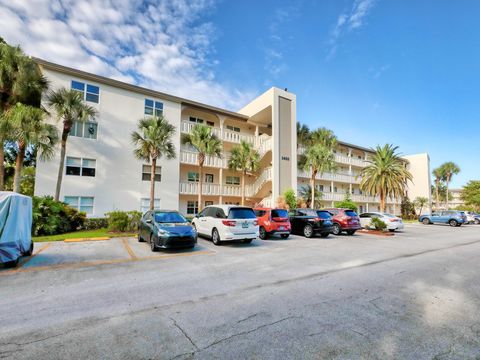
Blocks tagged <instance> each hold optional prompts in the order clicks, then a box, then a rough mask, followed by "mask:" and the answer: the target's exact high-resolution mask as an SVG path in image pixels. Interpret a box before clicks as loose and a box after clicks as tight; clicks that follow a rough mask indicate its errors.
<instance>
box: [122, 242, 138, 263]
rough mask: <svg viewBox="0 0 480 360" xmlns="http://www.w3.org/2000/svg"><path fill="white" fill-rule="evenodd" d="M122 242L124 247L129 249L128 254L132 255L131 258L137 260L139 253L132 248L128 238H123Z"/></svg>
mask: <svg viewBox="0 0 480 360" xmlns="http://www.w3.org/2000/svg"><path fill="white" fill-rule="evenodd" d="M122 243H123V247H124V248H125V250H127V252H128V255H130V258H131V259H132V260H137V259H138V258H137V255H135V253H134V252H133V250H132V248H131V247H130V244H129V243H128V240H127V239H122Z"/></svg>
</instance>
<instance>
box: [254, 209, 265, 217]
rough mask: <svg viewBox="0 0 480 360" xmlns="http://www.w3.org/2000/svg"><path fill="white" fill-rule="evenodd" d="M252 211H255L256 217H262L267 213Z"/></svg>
mask: <svg viewBox="0 0 480 360" xmlns="http://www.w3.org/2000/svg"><path fill="white" fill-rule="evenodd" d="M254 211H255V216H256V217H262V216H264V215H265V214H266V213H267V212H266V211H265V210H254Z"/></svg>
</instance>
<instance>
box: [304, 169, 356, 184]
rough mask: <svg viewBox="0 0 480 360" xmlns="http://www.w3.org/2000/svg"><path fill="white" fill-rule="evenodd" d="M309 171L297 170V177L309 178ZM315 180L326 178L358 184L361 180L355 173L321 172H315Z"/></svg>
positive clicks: (327, 179)
mask: <svg viewBox="0 0 480 360" xmlns="http://www.w3.org/2000/svg"><path fill="white" fill-rule="evenodd" d="M310 176H311V175H310V173H308V172H306V171H305V170H299V171H298V177H302V178H307V179H310ZM316 179H317V180H326V181H336V182H343V183H348V184H359V183H360V181H361V177H360V176H359V177H358V178H357V177H356V176H355V175H350V174H343V173H323V174H321V175H320V174H317V176H316Z"/></svg>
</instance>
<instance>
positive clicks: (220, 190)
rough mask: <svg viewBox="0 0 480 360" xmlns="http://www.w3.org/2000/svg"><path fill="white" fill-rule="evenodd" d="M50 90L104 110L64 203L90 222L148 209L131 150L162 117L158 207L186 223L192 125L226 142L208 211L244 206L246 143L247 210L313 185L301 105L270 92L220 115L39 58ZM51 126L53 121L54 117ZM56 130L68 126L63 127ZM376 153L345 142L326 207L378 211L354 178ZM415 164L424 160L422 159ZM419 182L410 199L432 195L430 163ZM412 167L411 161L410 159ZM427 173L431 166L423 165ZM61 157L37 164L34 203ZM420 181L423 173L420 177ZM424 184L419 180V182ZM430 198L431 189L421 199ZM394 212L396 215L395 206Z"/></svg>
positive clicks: (83, 131)
mask: <svg viewBox="0 0 480 360" xmlns="http://www.w3.org/2000/svg"><path fill="white" fill-rule="evenodd" d="M36 61H37V63H38V64H39V66H40V67H41V69H42V71H43V73H44V75H45V76H46V77H47V79H48V81H49V82H50V86H51V88H52V89H58V88H60V87H65V88H73V89H75V90H77V91H79V92H81V93H82V94H83V96H84V99H85V101H86V102H87V103H88V104H89V105H91V106H93V107H95V108H96V109H97V110H98V117H97V118H96V119H95V121H92V122H88V123H84V124H82V123H78V124H75V125H74V127H73V129H72V131H71V133H70V136H69V138H68V142H67V150H66V160H65V173H64V178H63V182H62V190H61V200H63V201H65V202H67V203H69V204H70V205H71V206H74V207H76V208H78V209H79V210H81V211H85V212H86V213H87V215H88V216H89V217H103V216H104V214H105V213H106V212H109V211H112V210H140V211H144V210H146V209H147V208H148V204H149V184H150V167H149V164H147V163H145V162H142V161H140V160H137V159H136V158H135V157H134V155H133V145H132V144H131V141H130V136H131V133H132V131H135V130H136V126H137V122H138V120H139V119H141V118H143V117H147V116H151V115H153V114H157V115H160V114H161V115H163V116H164V117H165V118H166V119H167V120H168V121H169V122H170V123H171V124H173V125H174V126H175V128H176V130H177V131H176V133H175V137H174V139H173V142H174V144H175V148H176V153H177V157H176V159H172V160H166V159H161V160H160V161H158V162H157V166H158V169H157V174H158V175H157V182H156V188H155V191H156V192H155V207H156V208H164V209H178V210H180V211H181V212H182V213H184V214H187V215H193V214H195V213H196V212H197V210H198V208H199V204H198V202H197V195H198V191H199V190H200V189H199V186H198V176H199V175H198V167H197V153H196V152H195V150H194V149H192V148H188V147H187V146H184V145H182V144H181V140H180V139H181V134H182V133H188V132H190V131H191V129H192V127H193V126H195V124H198V123H202V124H205V125H208V126H211V127H212V131H213V133H215V134H216V135H217V136H218V137H219V138H220V139H221V140H222V142H223V146H224V152H223V156H222V158H213V157H208V158H207V159H206V162H205V166H204V170H203V176H204V179H203V181H204V184H203V189H202V193H203V199H202V200H203V202H204V204H201V205H200V207H204V206H206V205H209V204H213V203H227V204H228V203H234V204H237V203H239V202H240V200H241V188H240V181H241V175H240V173H239V172H237V171H231V170H229V169H228V166H227V163H228V158H229V153H230V150H231V149H232V147H233V146H235V145H237V144H239V143H240V142H241V141H242V140H244V141H247V142H249V143H251V144H253V145H254V146H255V148H256V149H257V150H258V151H259V153H260V155H261V161H260V170H259V172H258V173H257V174H251V175H249V176H248V179H247V181H246V183H247V186H246V197H247V199H246V201H247V204H249V205H252V206H253V205H256V204H262V205H264V206H273V205H274V204H275V203H276V201H277V198H278V196H279V195H280V194H282V193H283V192H284V191H285V190H286V189H288V188H292V189H298V188H299V187H300V186H302V184H308V177H309V176H308V174H306V173H305V172H303V171H298V170H297V138H296V123H297V119H296V96H295V95H294V94H292V93H290V92H287V91H284V90H281V89H278V88H271V89H269V90H268V91H266V92H265V93H263V94H262V95H260V96H259V97H257V98H256V99H254V100H253V101H252V102H250V103H249V104H247V105H246V106H245V107H244V108H242V109H240V110H239V111H238V112H232V111H229V110H225V109H220V108H217V107H214V106H210V105H206V104H201V103H199V102H196V101H191V100H188V99H183V98H180V97H176V96H172V95H169V94H165V93H161V92H158V91H153V90H150V89H146V88H142V87H138V86H135V85H131V84H127V83H123V82H120V81H117V80H112V79H109V78H105V77H102V76H98V75H94V74H90V73H86V72H83V71H80V70H76V69H72V68H68V67H65V66H61V65H58V64H54V63H50V62H47V61H44V60H40V59H36ZM51 121H52V122H53V121H55V120H54V119H53V118H52V119H51ZM58 127H59V129H61V127H62V124H61V123H58ZM369 154H371V150H369V149H365V148H362V147H359V146H355V145H351V144H347V143H340V145H339V148H338V149H337V154H336V157H337V161H338V164H339V169H340V170H339V171H338V172H337V173H335V174H323V175H322V176H321V177H319V178H318V184H317V186H318V187H319V188H320V190H322V192H323V193H324V201H325V204H328V205H332V204H331V203H332V202H334V201H337V200H342V199H343V197H344V193H345V192H347V191H349V192H351V194H352V199H353V200H354V201H356V202H358V203H359V205H360V206H361V210H362V211H367V210H369V211H374V210H375V209H377V208H378V202H379V201H378V199H377V198H375V197H372V196H368V195H367V194H362V193H361V192H360V190H359V187H358V184H359V182H360V179H359V178H358V177H357V175H358V173H359V171H360V170H361V168H362V167H364V166H365V160H366V159H368V156H369ZM417 157H418V159H417ZM412 159H413V162H414V164H417V163H418V164H420V165H419V166H414V167H413V170H414V173H413V175H414V178H415V180H414V182H413V183H412V184H409V185H410V186H409V191H412V192H414V193H422V195H421V196H427V197H429V196H430V183H429V181H430V180H429V179H430V177H429V168H428V166H429V165H428V164H429V160H428V155H426V154H423V155H417V156H414V157H412ZM406 160H408V161H409V162H410V158H408V157H407V158H406ZM425 164H426V166H425ZM58 167H59V154H58V153H57V155H56V157H55V158H54V159H52V160H50V161H41V160H40V161H38V164H37V171H36V182H35V195H38V196H42V195H52V194H54V191H55V184H56V179H57V173H58ZM417 172H418V174H417ZM417 179H419V181H417ZM423 189H427V192H426V193H423ZM389 206H391V209H390V211H392V212H399V202H397V201H391V202H390V203H389Z"/></svg>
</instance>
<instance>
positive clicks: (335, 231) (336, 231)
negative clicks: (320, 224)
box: [332, 224, 342, 235]
mask: <svg viewBox="0 0 480 360" xmlns="http://www.w3.org/2000/svg"><path fill="white" fill-rule="evenodd" d="M341 232H342V229H341V228H340V225H338V224H333V230H332V234H333V235H340V233H341Z"/></svg>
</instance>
